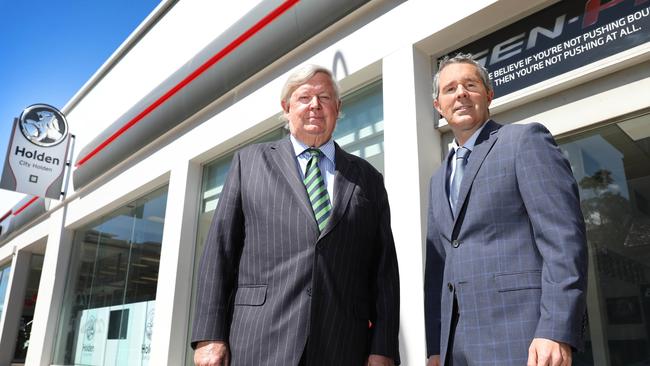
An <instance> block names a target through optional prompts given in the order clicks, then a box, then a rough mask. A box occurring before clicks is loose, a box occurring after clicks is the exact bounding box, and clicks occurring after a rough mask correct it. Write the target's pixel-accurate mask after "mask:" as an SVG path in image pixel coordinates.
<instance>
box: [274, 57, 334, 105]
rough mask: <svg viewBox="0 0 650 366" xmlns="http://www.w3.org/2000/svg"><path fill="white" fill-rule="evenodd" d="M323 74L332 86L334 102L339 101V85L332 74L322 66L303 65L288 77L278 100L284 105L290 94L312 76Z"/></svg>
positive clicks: (287, 101)
mask: <svg viewBox="0 0 650 366" xmlns="http://www.w3.org/2000/svg"><path fill="white" fill-rule="evenodd" d="M319 72H320V73H323V74H325V75H327V76H328V77H329V79H330V81H331V82H332V86H333V87H334V94H335V95H334V98H335V100H336V101H338V100H340V99H339V89H340V88H339V84H338V82H337V81H336V79H334V75H333V74H332V72H331V71H330V70H328V69H326V68H325V67H323V66H319V65H305V66H302V67H300V68H298V69H296V70H295V71H294V72H292V73H291V75H289V78H288V79H287V81H286V82H285V83H284V86H283V87H282V94H281V95H280V100H282V101H284V102H285V103H289V99H291V94H292V93H293V92H294V91H295V90H296V89H298V88H299V87H300V86H301V85H303V84H304V83H306V82H307V81H308V80H309V79H311V78H313V77H314V75H316V74H318V73H319Z"/></svg>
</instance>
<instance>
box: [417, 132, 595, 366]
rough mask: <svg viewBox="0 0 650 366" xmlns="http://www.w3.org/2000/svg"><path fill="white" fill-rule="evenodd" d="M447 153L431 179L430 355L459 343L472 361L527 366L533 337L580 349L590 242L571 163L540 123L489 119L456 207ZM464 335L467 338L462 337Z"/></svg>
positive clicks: (427, 298)
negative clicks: (455, 309) (455, 315)
mask: <svg viewBox="0 0 650 366" xmlns="http://www.w3.org/2000/svg"><path fill="white" fill-rule="evenodd" d="M449 169H450V167H449V157H448V158H447V159H446V160H445V162H444V163H443V164H442V166H441V167H440V169H438V171H437V172H436V173H435V174H434V175H433V177H432V178H431V186H430V205H429V219H428V235H427V248H426V250H427V253H426V273H425V317H426V332H427V349H428V354H429V355H433V354H440V355H441V358H442V362H443V364H444V361H445V358H446V357H448V355H447V345H448V343H449V339H450V323H451V318H452V306H453V299H454V296H455V297H456V298H457V301H458V306H459V312H460V314H461V315H460V320H459V323H458V331H457V332H456V337H457V338H456V340H455V342H460V343H459V344H464V345H465V347H466V352H465V354H464V355H463V356H464V357H465V358H466V359H467V361H468V364H469V365H481V364H490V365H524V364H526V360H527V357H528V346H529V345H530V342H531V341H532V339H533V338H535V337H540V338H548V339H553V340H556V341H561V342H566V343H568V344H570V345H571V346H573V347H575V348H580V347H581V346H582V337H583V329H582V321H583V315H584V311H585V292H586V287H587V280H586V270H587V247H586V238H585V226H584V220H583V217H582V213H581V209H580V200H579V197H578V189H577V185H576V182H575V179H574V178H573V175H572V173H571V167H570V165H569V163H568V161H567V160H566V159H565V158H564V156H563V155H562V152H561V151H560V149H559V148H558V147H557V146H556V144H555V142H554V140H553V137H552V136H551V134H550V133H549V132H548V130H547V129H546V128H545V127H544V126H542V125H540V124H537V123H533V124H527V125H506V126H501V125H499V124H497V123H495V122H494V121H491V120H490V121H488V122H486V125H485V127H484V128H483V130H482V131H481V133H480V135H479V137H478V139H477V141H476V145H475V147H474V149H473V150H472V153H471V155H470V157H469V160H468V165H467V167H466V170H465V175H464V178H463V181H462V184H461V188H460V194H459V201H458V202H459V203H458V205H459V207H460V211H459V213H458V215H457V217H456V218H454V217H453V214H452V212H451V209H450V206H449V203H448V199H447V197H448V196H447V191H446V188H445V187H446V179H447V176H448V175H449ZM459 337H460V338H459Z"/></svg>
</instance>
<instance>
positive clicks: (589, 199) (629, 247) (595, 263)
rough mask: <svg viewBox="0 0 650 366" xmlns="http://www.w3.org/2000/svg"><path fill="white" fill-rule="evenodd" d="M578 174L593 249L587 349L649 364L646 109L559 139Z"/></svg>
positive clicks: (590, 359)
mask: <svg viewBox="0 0 650 366" xmlns="http://www.w3.org/2000/svg"><path fill="white" fill-rule="evenodd" d="M558 144H559V145H560V147H561V148H562V150H563V151H564V152H565V154H566V156H567V158H568V159H569V161H570V162H571V168H572V169H573V174H574V176H575V178H576V181H577V182H578V187H579V190H580V199H581V205H582V212H583V214H584V217H585V223H586V225H587V240H588V244H589V253H590V263H589V266H590V273H589V274H590V277H589V291H588V293H587V299H588V305H587V311H588V333H587V334H588V335H589V339H588V342H587V347H588V352H583V353H579V354H577V355H576V357H574V361H575V363H576V364H596V365H647V364H650V114H646V115H643V116H640V117H636V118H632V119H628V120H625V121H621V122H618V123H614V124H611V125H608V126H605V127H601V128H598V129H594V130H592V131H589V132H585V133H580V134H577V135H574V136H570V137H567V138H562V139H559V140H558Z"/></svg>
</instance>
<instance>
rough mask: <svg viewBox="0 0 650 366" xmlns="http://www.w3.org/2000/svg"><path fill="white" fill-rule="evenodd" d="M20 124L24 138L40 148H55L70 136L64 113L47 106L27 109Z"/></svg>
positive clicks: (41, 105)
mask: <svg viewBox="0 0 650 366" xmlns="http://www.w3.org/2000/svg"><path fill="white" fill-rule="evenodd" d="M18 123H19V124H20V131H21V132H22V133H23V136H25V138H26V139H27V140H29V141H30V142H31V143H33V144H35V145H38V146H43V147H50V146H54V145H56V144H58V143H59V142H61V141H63V139H65V137H66V136H67V135H68V123H67V122H66V120H65V117H64V116H63V113H61V112H59V110H58V109H56V108H54V107H52V106H50V105H47V104H34V105H31V106H29V107H27V108H25V110H24V111H23V113H21V114H20V119H19V122H18Z"/></svg>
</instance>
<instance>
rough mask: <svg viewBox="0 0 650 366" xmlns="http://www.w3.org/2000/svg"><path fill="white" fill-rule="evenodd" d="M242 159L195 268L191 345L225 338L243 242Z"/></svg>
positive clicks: (235, 163)
mask: <svg viewBox="0 0 650 366" xmlns="http://www.w3.org/2000/svg"><path fill="white" fill-rule="evenodd" d="M240 172H241V161H240V154H239V152H237V153H235V156H234V158H233V161H232V165H231V167H230V171H229V172H228V177H227V178H226V183H225V184H224V187H223V190H222V193H221V197H220V198H219V203H218V205H217V209H216V211H215V214H214V217H213V220H212V224H211V226H210V230H209V232H208V237H207V239H206V242H205V248H204V250H203V255H202V256H201V263H200V266H199V272H198V285H197V289H196V294H197V296H196V309H195V317H194V324H193V333H192V347H193V348H195V347H196V344H197V343H198V342H200V341H205V340H220V341H227V340H228V334H229V331H230V316H231V313H232V309H231V307H232V302H231V297H232V295H233V289H234V287H235V281H236V271H237V267H238V263H239V257H240V255H241V248H242V246H243V242H244V214H243V210H242V198H241V174H240Z"/></svg>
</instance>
